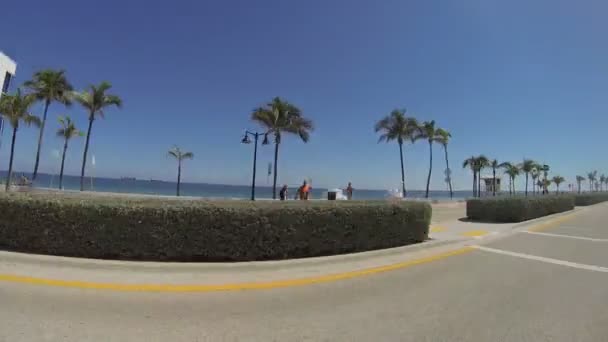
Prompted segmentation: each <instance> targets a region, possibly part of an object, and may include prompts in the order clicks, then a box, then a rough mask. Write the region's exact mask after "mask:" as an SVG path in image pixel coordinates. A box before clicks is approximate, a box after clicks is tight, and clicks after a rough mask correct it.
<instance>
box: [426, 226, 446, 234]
mask: <svg viewBox="0 0 608 342" xmlns="http://www.w3.org/2000/svg"><path fill="white" fill-rule="evenodd" d="M446 230H447V228H446V227H444V226H432V227H431V230H430V232H431V233H441V232H445V231H446Z"/></svg>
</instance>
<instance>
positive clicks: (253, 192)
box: [251, 132, 259, 201]
mask: <svg viewBox="0 0 608 342" xmlns="http://www.w3.org/2000/svg"><path fill="white" fill-rule="evenodd" d="M253 136H254V137H255V139H254V142H253V179H252V180H251V200H252V201H255V170H256V163H257V159H258V137H259V134H258V133H257V132H256V133H255V134H254V135H253Z"/></svg>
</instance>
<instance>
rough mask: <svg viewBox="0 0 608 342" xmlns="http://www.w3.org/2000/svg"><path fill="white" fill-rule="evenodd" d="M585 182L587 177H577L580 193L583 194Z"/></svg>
mask: <svg viewBox="0 0 608 342" xmlns="http://www.w3.org/2000/svg"><path fill="white" fill-rule="evenodd" d="M584 181H585V177H583V176H576V184H577V186H578V193H579V194H580V193H581V190H582V184H583V182H584Z"/></svg>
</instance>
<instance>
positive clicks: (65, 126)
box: [57, 115, 84, 140]
mask: <svg viewBox="0 0 608 342" xmlns="http://www.w3.org/2000/svg"><path fill="white" fill-rule="evenodd" d="M58 121H59V124H61V127H60V128H59V129H57V136H58V137H59V138H63V139H65V140H70V139H72V138H74V137H82V136H84V132H82V131H80V130H79V129H78V128H76V125H75V124H74V121H72V118H70V117H69V116H67V115H66V116H60V117H59V118H58Z"/></svg>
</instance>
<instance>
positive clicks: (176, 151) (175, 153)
mask: <svg viewBox="0 0 608 342" xmlns="http://www.w3.org/2000/svg"><path fill="white" fill-rule="evenodd" d="M169 156H171V157H173V158H175V159H176V160H177V196H179V187H180V184H181V181H182V161H183V160H186V159H192V158H194V154H193V153H192V152H185V151H182V150H181V149H180V148H179V147H177V146H174V147H173V148H172V149H170V150H169Z"/></svg>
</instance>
